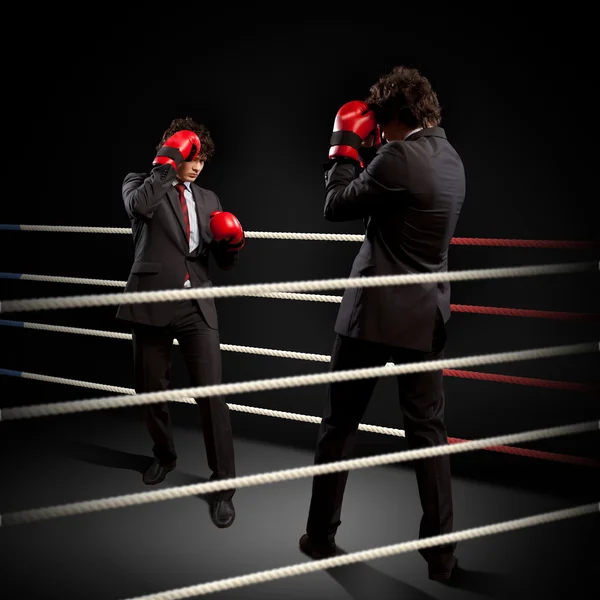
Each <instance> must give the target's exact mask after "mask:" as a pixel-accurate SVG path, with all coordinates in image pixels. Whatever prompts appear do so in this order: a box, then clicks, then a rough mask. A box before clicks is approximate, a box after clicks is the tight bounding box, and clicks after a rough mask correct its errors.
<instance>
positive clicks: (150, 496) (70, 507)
mask: <svg viewBox="0 0 600 600" xmlns="http://www.w3.org/2000/svg"><path fill="white" fill-rule="evenodd" d="M599 426H600V421H587V422H584V423H576V424H572V425H563V426H560V427H550V428H546V429H537V430H533V431H526V432H523V433H513V434H508V435H499V436H495V437H489V438H483V439H479V440H473V441H469V442H460V443H458V444H444V445H440V446H432V447H429V448H418V449H415V450H403V451H401V452H391V453H388V454H380V455H376V456H368V457H365V458H353V459H349V460H341V461H336V462H330V463H326V464H320V465H310V466H307V467H296V468H293V469H283V470H280V471H271V472H267V473H259V474H256V475H246V476H242V477H232V478H231V479H220V480H216V481H208V482H205V483H195V484H191V485H182V486H177V487H174V488H165V489H159V490H154V491H151V492H140V493H137V494H126V495H122V496H113V497H112V498H102V499H99V500H85V501H82V502H73V503H70V504H62V505H58V506H48V507H44V508H34V509H29V510H23V511H18V512H12V513H6V514H5V515H3V517H2V523H3V524H4V525H19V524H24V523H34V522H37V521H42V520H46V519H53V518H58V517H66V516H72V515H81V514H85V513H90V512H96V511H101V510H109V509H114V508H124V507H127V506H140V505H142V504H148V503H150V502H161V501H164V500H175V499H179V498H186V497H189V496H197V495H202V494H211V493H214V492H220V491H223V490H230V489H240V488H247V487H253V486H256V485H266V484H269V483H280V482H282V481H292V480H295V479H303V478H307V477H315V476H318V475H328V474H331V473H339V472H342V471H349V470H353V469H365V468H370V467H377V466H382V465H391V464H395V463H401V462H409V461H413V460H423V459H427V458H435V457H438V456H446V455H449V454H458V453H461V452H471V451H473V450H483V449H485V448H490V447H494V446H502V445H507V444H508V445H511V444H514V443H519V442H531V441H537V440H543V439H547V438H553V437H559V436H565V435H574V434H578V433H586V432H591V431H598V429H599Z"/></svg>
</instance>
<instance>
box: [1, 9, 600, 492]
mask: <svg viewBox="0 0 600 600" xmlns="http://www.w3.org/2000/svg"><path fill="white" fill-rule="evenodd" d="M188 9H189V10H191V11H192V12H191V14H187V15H186V14H185V11H184V9H183V8H180V9H179V10H178V11H177V14H176V15H171V14H170V13H169V10H166V11H165V12H164V13H161V12H160V11H158V10H157V11H153V10H148V11H146V13H145V14H143V15H142V14H137V13H134V12H133V11H125V10H122V11H121V12H120V13H119V14H118V16H117V15H114V14H110V15H109V14H103V13H101V12H98V13H96V14H94V12H89V13H87V14H86V15H85V16H84V15H83V14H75V15H73V14H70V15H68V16H69V18H70V19H72V20H74V21H73V22H74V23H75V24H74V25H70V26H68V25H67V24H66V22H65V21H63V20H61V15H60V14H58V13H57V12H56V11H55V10H53V11H51V12H50V11H48V12H47V13H44V14H40V13H37V14H36V17H35V20H34V21H33V22H29V24H28V25H27V27H24V28H23V31H22V40H23V48H27V51H26V52H25V50H23V51H22V52H21V51H19V52H17V51H14V52H13V53H12V54H11V57H12V59H11V60H10V61H9V62H8V63H7V64H6V65H5V78H6V80H7V81H8V82H9V84H10V85H9V86H8V87H9V93H6V92H5V98H4V99H5V101H6V102H7V103H8V106H6V107H5V109H4V118H5V124H4V129H5V151H8V153H9V156H8V159H7V160H8V162H7V163H6V164H8V165H9V169H10V171H9V172H8V173H7V172H5V174H4V180H5V190H4V194H3V199H2V203H1V205H0V222H2V223H15V224H49V225H90V226H102V225H103V226H107V227H129V221H128V219H127V216H126V213H125V210H124V208H123V203H122V199H121V194H120V190H121V183H122V181H123V178H124V177H125V175H126V174H127V173H128V172H130V171H144V170H147V169H148V168H149V166H150V165H151V161H152V159H153V158H154V155H155V146H156V144H157V143H158V141H159V140H160V138H161V136H162V133H163V131H164V130H165V129H166V128H167V127H168V126H169V124H170V122H171V120H172V119H173V118H175V117H183V116H191V117H193V118H194V119H196V120H198V121H200V122H202V123H204V124H205V125H206V126H207V127H208V128H209V129H210V131H211V134H212V136H213V138H214V140H215V144H216V154H215V157H214V160H213V161H212V162H211V163H209V164H207V166H206V167H205V170H204V171H203V173H202V174H201V176H200V178H199V180H198V183H199V184H200V185H202V186H203V187H206V188H209V189H211V190H213V191H215V192H216V193H217V195H218V196H219V198H220V200H221V202H222V204H223V206H224V209H225V210H228V211H231V212H233V213H235V214H236V215H237V216H238V218H239V219H240V221H241V223H242V224H243V226H244V228H245V229H246V230H248V231H290V232H326V233H363V230H362V228H361V223H360V222H349V223H328V222H326V221H325V220H324V219H323V217H322V207H323V201H324V195H323V171H322V163H323V160H324V157H325V156H326V153H327V149H328V141H329V136H330V133H331V128H332V125H333V119H334V116H335V113H336V111H337V110H338V108H339V107H340V106H341V105H342V104H343V103H345V102H347V101H349V100H351V99H357V98H362V97H364V96H365V95H366V93H367V91H368V88H369V86H370V85H371V84H372V83H373V82H374V81H375V80H376V78H377V77H378V76H379V75H380V74H382V73H384V72H386V71H387V70H389V69H390V68H391V67H393V66H394V65H398V64H408V65H410V66H415V67H417V68H419V69H420V70H421V71H422V72H423V73H424V74H425V75H426V76H427V77H428V78H429V79H430V81H431V83H432V85H433V87H434V88H435V90H436V91H437V93H438V96H439V99H440V102H441V104H442V107H443V121H442V126H443V127H444V128H445V130H446V133H447V135H448V137H449V139H450V141H451V142H452V143H453V145H454V146H455V147H456V149H457V150H458V152H459V153H460V155H461V156H462V158H463V160H464V163H465V168H466V172H467V198H466V202H465V205H464V208H463V211H462V214H461V218H460V220H459V223H458V228H457V230H456V236H466V237H500V238H524V239H560V240H592V239H598V227H597V222H598V220H597V219H598V211H597V208H596V204H597V193H596V189H597V188H596V184H595V181H596V172H595V169H596V163H595V161H594V156H593V153H592V145H593V137H594V135H595V131H594V122H595V113H596V110H597V106H596V104H597V102H596V100H595V96H594V93H593V88H594V86H595V83H596V82H595V81H594V77H595V76H594V74H593V72H592V71H591V68H592V64H591V53H592V46H593V39H592V37H591V36H589V34H588V32H587V31H585V30H584V27H583V26H582V25H581V24H580V23H579V22H577V21H576V20H575V19H573V20H571V19H570V18H569V17H567V16H565V15H560V16H559V15H552V14H549V13H546V14H544V15H542V16H540V15H535V16H533V15H532V16H531V17H530V18H529V17H527V16H526V15H519V16H518V18H516V17H515V18H512V16H510V15H506V14H495V13H489V14H488V16H487V17H483V16H481V15H472V14H471V15H463V16H461V17H460V18H459V16H458V15H457V16H455V17H454V18H447V17H443V18H442V17H441V16H440V15H435V16H434V15H429V16H428V17H420V18H419V19H416V20H415V19H410V20H409V19H408V18H407V17H406V15H405V14H403V13H401V12H400V11H398V12H397V13H390V14H385V15H383V14H382V15H380V18H379V19H377V20H371V19H370V18H364V19H363V18H359V19H356V20H354V21H350V20H339V19H332V20H329V21H327V20H321V21H318V22H317V21H312V20H303V19H295V20H294V22H291V21H289V22H286V21H285V20H283V19H279V20H272V21H269V20H268V19H266V18H265V19H263V20H262V21H261V20H260V19H259V18H258V17H256V16H252V15H246V16H244V15H237V16H238V17H239V18H237V19H236V20H228V19H225V18H219V19H217V18H208V17H207V18H205V16H204V14H203V11H202V10H201V9H200V8H199V7H191V6H190V7H188ZM364 10H365V7H363V11H364ZM66 16H67V15H66V14H65V15H64V17H65V18H66ZM358 248H359V244H358V243H352V242H349V243H348V242H309V241H285V240H260V239H249V240H248V242H247V245H246V247H245V248H244V249H243V251H242V253H241V259H240V262H239V265H238V267H237V268H236V269H235V270H234V271H231V272H228V273H223V272H219V271H218V270H217V269H216V268H214V269H213V277H214V282H215V285H230V284H241V283H258V282H278V281H294V280H305V279H326V278H333V277H346V276H347V275H348V273H349V271H350V266H351V263H352V260H353V258H354V256H355V254H356V252H357V251H358ZM0 256H1V258H2V260H1V264H0V269H1V270H2V271H4V272H11V273H31V274H46V275H55V276H72V277H89V278H102V279H112V280H122V281H124V280H126V279H127V276H128V272H129V268H130V266H131V262H132V256H133V255H132V242H131V238H130V236H129V235H95V234H75V233H73V234H71V233H39V232H11V231H3V232H1V234H0ZM597 259H598V251H597V250H571V249H561V250H544V249H511V248H485V247H457V246H454V247H452V248H451V251H450V269H451V270H460V269H472V268H487V267H497V266H517V265H531V264H546V263H548V264H549V263H561V262H571V261H573V262H576V261H580V260H597ZM0 286H1V287H0V298H2V299H3V300H6V299H12V298H32V297H48V296H66V295H76V294H96V293H105V292H114V291H118V290H119V289H120V288H104V287H95V286H78V285H67V284H49V283H38V282H27V281H11V280H5V279H2V280H0ZM599 289H600V286H599V278H598V276H597V274H594V273H591V274H590V273H587V274H584V275H557V276H550V277H539V276H538V277H531V278H517V279H502V280H485V281H477V282H473V283H462V282H459V283H455V284H453V297H452V301H453V302H455V303H464V304H481V305H491V306H506V307H515V308H532V309H547V310H558V311H574V312H595V311H597V306H598V292H599ZM324 293H329V294H336V295H339V294H341V293H342V290H338V291H335V290H332V291H329V292H324ZM217 303H218V304H217V305H218V308H219V317H220V330H221V341H222V342H223V343H227V344H242V345H250V346H259V347H265V348H273V349H280V350H295V351H301V352H315V353H322V354H329V353H330V351H331V345H332V341H333V335H334V334H333V324H334V320H335V315H336V311H337V309H338V305H337V304H325V303H311V302H297V301H285V300H271V299H260V298H254V299H242V298H231V299H223V300H217ZM115 311H116V307H114V306H109V307H102V308H97V309H88V308H85V309H77V310H68V311H65V310H55V311H48V312H40V313H23V314H4V315H2V317H3V318H5V319H22V320H24V321H34V322H40V323H53V324H64V325H70V326H76V327H86V328H93V329H101V330H109V331H124V332H126V331H128V330H127V327H126V325H125V324H124V323H120V322H118V321H117V320H116V319H115V318H114V314H115ZM598 333H599V332H598V325H597V323H596V324H592V323H590V322H584V321H581V322H577V321H557V320H546V319H523V318H514V317H494V316H485V315H465V314H456V315H454V316H453V318H452V319H451V321H450V323H449V325H448V334H449V342H448V345H447V356H448V357H458V356H467V355H472V354H480V353H490V352H500V351H506V350H519V349H527V348H535V347H543V346H549V345H558V344H570V343H579V342H587V341H593V340H598ZM0 336H1V339H2V340H3V343H2V345H1V347H2V350H1V358H0V368H5V369H14V370H19V371H28V372H33V373H41V374H44V375H54V376H59V377H66V378H72V379H79V380H86V381H93V382H98V383H105V384H112V385H118V386H125V387H131V386H132V369H131V367H132V356H131V346H130V343H129V342H127V341H118V340H103V339H99V338H95V337H87V336H74V335H68V334H59V333H49V332H33V331H24V330H18V329H13V328H8V327H2V328H0ZM174 356H175V371H174V378H173V382H172V384H173V387H186V386H187V385H188V382H187V377H186V374H185V372H184V370H183V367H182V364H181V362H180V360H179V359H180V357H179V353H178V349H175V351H174ZM326 369H327V364H325V363H317V362H306V361H296V360H289V359H280V358H269V357H261V356H251V355H247V354H239V353H232V352H224V353H223V380H224V382H232V381H243V380H249V379H261V378H271V377H279V376H284V375H293V374H302V373H311V372H322V371H324V370H326ZM475 370H486V371H489V372H496V373H506V374H513V375H524V376H529V377H541V378H549V379H556V380H566V381H581V382H593V381H595V382H596V383H598V382H600V373H599V369H598V357H597V355H578V356H574V357H559V358H554V359H543V360H535V361H525V362H517V363H512V364H500V365H495V366H491V367H489V368H485V369H484V368H481V369H475ZM0 386H1V387H0V390H1V404H0V406H2V407H7V406H17V405H21V404H28V403H38V402H52V401H63V400H68V399H78V398H89V397H98V396H103V395H106V394H104V393H103V392H97V391H94V390H83V389H80V388H77V387H69V386H61V385H55V384H45V383H39V382H32V381H18V380H16V379H14V378H9V377H2V378H1V379H0ZM325 392H326V390H325V388H324V386H316V387H306V388H295V389H289V390H281V391H275V392H269V393H261V394H248V395H237V396H235V397H230V401H231V402H235V403H240V404H251V405H255V406H260V407H267V408H274V409H279V410H289V411H293V412H298V413H303V414H310V415H320V414H321V411H322V407H323V404H324V400H325ZM446 393H447V425H448V431H449V435H450V436H454V437H461V438H467V439H474V438H480V437H486V436H491V435H501V434H505V433H513V432H519V431H526V430H528V429H536V428H543V427H547V426H555V425H564V424H568V423H575V422H578V421H583V420H589V419H597V418H598V417H599V414H600V411H599V410H598V397H597V395H593V394H585V393H576V392H565V391H557V390H549V389H542V388H533V387H525V386H512V385H510V386H509V385H504V384H494V383H486V382H475V381H465V380H459V379H453V378H447V382H446ZM120 412H122V414H123V415H129V416H130V417H131V419H135V420H138V419H139V412H138V410H137V409H124V410H123V411H120ZM173 413H174V418H175V421H176V423H177V424H178V425H180V426H184V427H189V428H197V427H198V423H199V420H198V414H197V411H195V410H194V409H193V408H192V407H190V406H187V405H184V406H181V405H175V406H174V407H173ZM90 418H93V417H90ZM232 419H233V422H234V430H235V435H236V436H238V437H240V438H246V439H257V440H265V441H269V442H281V443H285V444H287V445H297V446H299V447H302V448H312V447H313V446H314V443H315V440H316V428H315V427H314V426H308V425H305V424H297V423H293V422H289V421H284V420H276V421H275V420H273V419H270V418H261V417H256V416H246V415H242V414H240V413H233V414H232ZM42 421H43V420H41V421H38V422H36V423H33V422H32V423H30V425H31V427H33V428H34V429H35V428H36V427H44V424H45V423H43V422H42ZM364 422H366V423H371V424H379V425H386V426H391V427H402V420H401V415H400V411H399V410H398V408H397V401H396V396H395V382H394V381H393V380H392V378H390V379H386V380H381V382H380V384H379V385H378V388H377V390H376V394H375V396H374V398H373V401H372V404H371V406H370V407H369V409H368V412H367V415H366V416H365V419H364ZM11 426H12V425H11V424H4V425H2V427H11ZM140 435H142V434H140ZM597 442H598V436H597V435H593V436H592V435H589V436H588V435H585V436H575V437H567V438H557V439H550V440H544V441H543V442H539V443H537V444H528V446H530V447H536V448H542V449H545V450H550V451H555V452H566V453H570V454H578V455H584V456H596V457H598V456H600V452H599V446H598V443H597ZM399 447H401V448H403V447H404V442H403V441H399V440H398V439H397V438H388V437H386V436H373V435H365V436H362V437H361V440H360V444H359V447H358V448H357V454H372V453H375V452H385V451H391V450H397V449H398V448H399ZM148 452H150V445H148ZM453 465H454V470H455V472H456V473H458V474H460V475H462V476H467V477H474V478H476V479H478V480H483V479H489V480H493V481H500V482H506V483H507V484H511V485H519V486H523V488H532V489H537V490H539V489H548V490H551V491H552V492H553V493H558V494H564V495H568V494H570V493H571V492H572V491H573V490H577V489H586V490H588V491H589V486H590V485H592V484H591V478H592V475H593V476H594V477H595V476H597V472H594V471H592V470H589V469H582V468H581V467H573V466H565V465H557V464H549V463H546V462H545V461H530V460H526V459H518V458H514V457H505V456H501V455H492V453H470V454H466V455H462V456H456V457H455V458H453ZM256 470H257V471H259V470H262V468H261V466H260V465H257V469H256Z"/></svg>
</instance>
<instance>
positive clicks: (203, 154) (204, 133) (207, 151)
mask: <svg viewBox="0 0 600 600" xmlns="http://www.w3.org/2000/svg"><path fill="white" fill-rule="evenodd" d="M183 129H189V130H190V131H193V132H194V133H196V134H197V135H198V137H199V138H200V145H201V148H200V160H203V161H205V162H208V161H209V160H210V159H211V158H212V157H213V156H214V154H215V143H214V141H213V139H212V137H211V136H210V132H209V131H208V129H207V128H206V127H205V126H204V125H201V124H200V123H196V121H194V119H192V118H191V117H185V118H184V119H173V121H171V125H169V128H168V129H167V130H166V131H165V132H164V133H163V136H162V139H161V140H160V144H158V146H156V149H157V150H160V148H161V147H162V145H163V144H164V143H165V142H166V141H167V140H168V139H169V138H170V137H171V136H172V135H173V134H174V133H177V132H178V131H182V130H183Z"/></svg>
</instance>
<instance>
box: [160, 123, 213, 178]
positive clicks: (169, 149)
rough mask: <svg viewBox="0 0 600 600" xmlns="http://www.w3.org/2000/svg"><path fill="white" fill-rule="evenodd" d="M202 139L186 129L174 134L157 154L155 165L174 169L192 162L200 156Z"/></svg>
mask: <svg viewBox="0 0 600 600" xmlns="http://www.w3.org/2000/svg"><path fill="white" fill-rule="evenodd" d="M200 148H201V144H200V138H199V137H198V135H197V134H195V133H194V132H193V131H189V130H187V129H184V130H182V131H178V132H177V133H174V134H173V135H172V136H171V137H170V138H169V139H167V141H166V142H165V143H164V144H163V145H162V147H161V148H160V150H159V151H158V152H157V153H156V158H155V159H154V161H153V163H152V164H153V165H171V166H172V167H173V168H174V169H177V167H178V166H179V165H180V164H181V163H182V162H184V161H185V162H191V161H192V160H196V159H197V158H198V156H200Z"/></svg>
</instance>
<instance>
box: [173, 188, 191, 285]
mask: <svg viewBox="0 0 600 600" xmlns="http://www.w3.org/2000/svg"><path fill="white" fill-rule="evenodd" d="M175 188H176V189H177V191H178V192H179V202H180V204H181V210H182V212H183V222H184V223H185V234H186V238H187V243H188V246H187V250H188V252H189V247H190V214H189V212H188V206H187V201H186V199H185V186H184V185H183V183H178V184H177V185H176V186H175ZM189 278H190V274H189V273H186V274H185V280H186V281H187V280H188V279H189Z"/></svg>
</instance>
